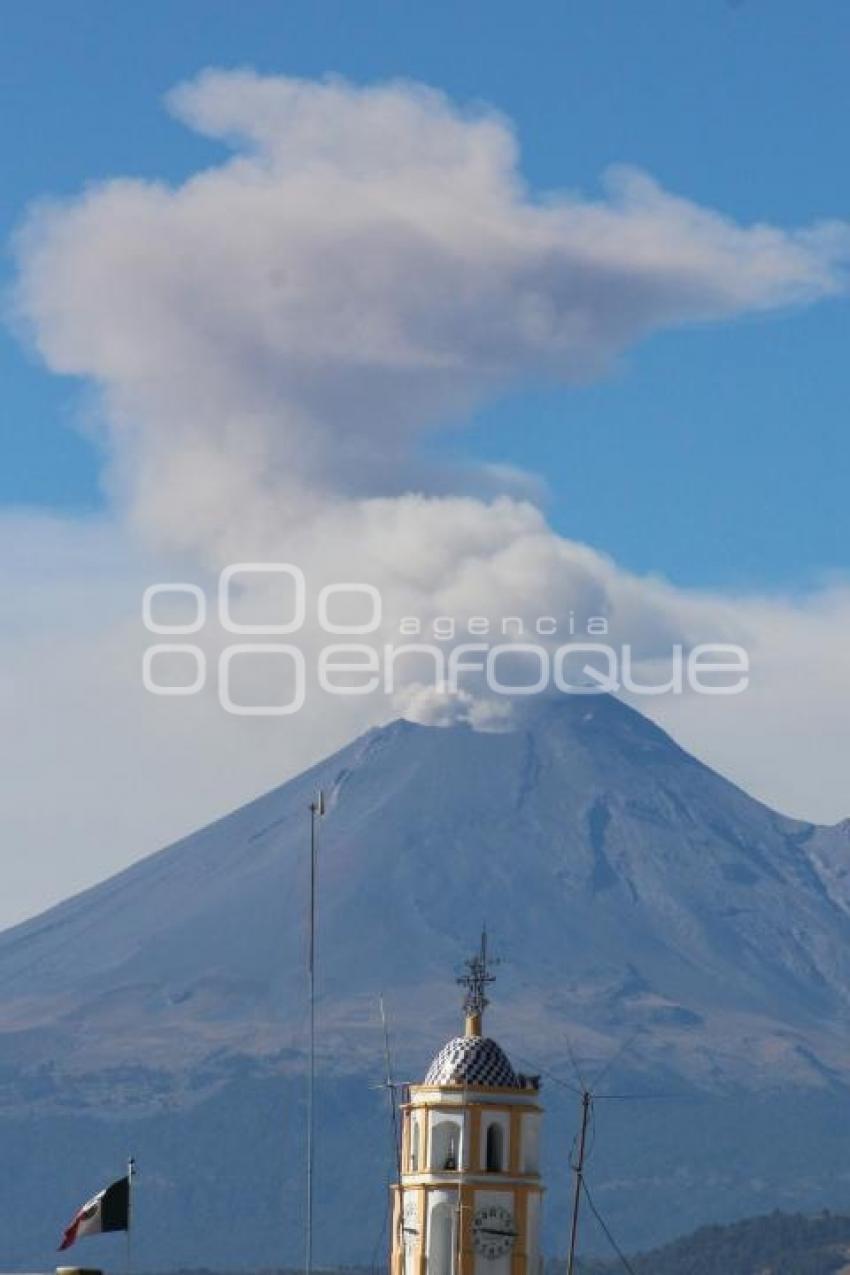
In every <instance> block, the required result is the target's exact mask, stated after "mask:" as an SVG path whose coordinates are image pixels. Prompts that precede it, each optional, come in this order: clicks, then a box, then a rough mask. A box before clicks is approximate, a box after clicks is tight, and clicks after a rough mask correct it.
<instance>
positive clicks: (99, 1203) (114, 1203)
mask: <svg viewBox="0 0 850 1275" xmlns="http://www.w3.org/2000/svg"><path fill="white" fill-rule="evenodd" d="M129 1226H130V1178H129V1175H128V1176H127V1177H126V1178H120V1179H119V1180H118V1181H117V1182H113V1183H112V1186H108V1187H106V1188H105V1190H103V1191H101V1192H99V1194H98V1195H95V1196H93V1197H92V1199H90V1200H89V1201H88V1203H86V1204H84V1205H83V1207H82V1208H81V1209H80V1211H79V1213H78V1214H77V1215H76V1217H75V1218H74V1220H73V1222H72V1223H71V1225H70V1226H69V1227H68V1229H67V1231H66V1232H65V1234H64V1235H63V1237H62V1243H61V1244H60V1245H59V1252H60V1253H62V1252H64V1250H65V1249H66V1248H70V1247H71V1245H72V1244H75V1243H76V1241H77V1240H81V1239H82V1238H83V1237H84V1236H86V1235H101V1234H102V1233H103V1232H104V1231H126V1230H128V1229H129Z"/></svg>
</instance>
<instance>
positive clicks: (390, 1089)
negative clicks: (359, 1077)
mask: <svg viewBox="0 0 850 1275" xmlns="http://www.w3.org/2000/svg"><path fill="white" fill-rule="evenodd" d="M378 1008H379V1009H380V1013H381V1026H382V1027H383V1029H384V1063H385V1067H386V1080H385V1081H384V1088H385V1089H386V1091H387V1097H388V1098H389V1103H390V1118H391V1120H392V1130H393V1149H394V1151H395V1163H396V1181H397V1182H398V1217H397V1219H396V1229H397V1233H398V1239H397V1243H398V1247H399V1249H400V1251H401V1261H402V1270H403V1271H406V1269H407V1255H406V1246H405V1238H406V1237H405V1221H404V1182H403V1181H402V1164H401V1136H400V1131H399V1124H398V1103H397V1102H396V1091H395V1081H394V1080H393V1064H392V1054H391V1052H390V1029H389V1026H388V1024H387V1012H386V1009H385V1008H384V998H383V996H379V997H378Z"/></svg>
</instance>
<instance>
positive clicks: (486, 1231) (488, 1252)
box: [472, 1204, 516, 1260]
mask: <svg viewBox="0 0 850 1275" xmlns="http://www.w3.org/2000/svg"><path fill="white" fill-rule="evenodd" d="M472 1234H473V1238H474V1242H475V1251H476V1253H480V1255H481V1256H482V1257H487V1258H490V1259H491V1260H493V1259H495V1258H497V1257H504V1255H505V1254H506V1253H509V1252H510V1251H511V1249H512V1248H513V1246H514V1242H515V1241H516V1222H515V1221H514V1215H513V1213H511V1211H510V1209H506V1208H505V1207H504V1206H503V1205H501V1204H488V1205H486V1206H485V1207H484V1208H483V1209H478V1210H477V1211H476V1214H475V1216H474V1218H473V1219H472Z"/></svg>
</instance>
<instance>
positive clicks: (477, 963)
mask: <svg viewBox="0 0 850 1275" xmlns="http://www.w3.org/2000/svg"><path fill="white" fill-rule="evenodd" d="M488 962H489V963H488ZM464 964H465V966H466V973H465V974H461V976H460V978H459V979H458V980H457V981H458V983H459V984H460V986H461V987H465V988H466V997H465V999H464V1002H463V1008H464V1010H465V1012H466V1013H467V1014H469V1015H470V1016H471V1015H475V1014H483V1013H484V1010H485V1009H486V1008H487V1006H488V1005H489V1003H490V1002H489V1001H488V1000H487V994H486V989H487V984H488V983H495V981H496V975H495V974H491V972H490V967H491V966H492V965H498V964H499V962H498V960H496V959H494V958H492V957H490V958H488V955H487V930H486V929H483V930H482V931H481V946H480V948H479V949H478V951H477V952H476V953H475V955H474V956H471V957H470V958H469V959H468V960H467V961H464Z"/></svg>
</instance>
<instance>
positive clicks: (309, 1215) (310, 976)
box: [304, 789, 325, 1275]
mask: <svg viewBox="0 0 850 1275" xmlns="http://www.w3.org/2000/svg"><path fill="white" fill-rule="evenodd" d="M324 813H325V797H324V793H323V792H322V791H321V789H320V790H319V792H318V793H317V795H316V797H315V798H314V799H313V801H311V802H310V902H309V939H308V949H307V992H308V999H309V1003H310V1009H309V1015H310V1026H309V1034H310V1044H309V1055H310V1057H309V1062H308V1066H307V1202H306V1205H307V1207H306V1214H305V1219H304V1231H305V1235H304V1275H312V1270H313V1125H314V1115H313V1106H314V1103H313V1091H314V1088H315V1082H316V848H317V838H316V823H317V821H318V819H319V818H320V817H321V816H322V815H323V814H324Z"/></svg>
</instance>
